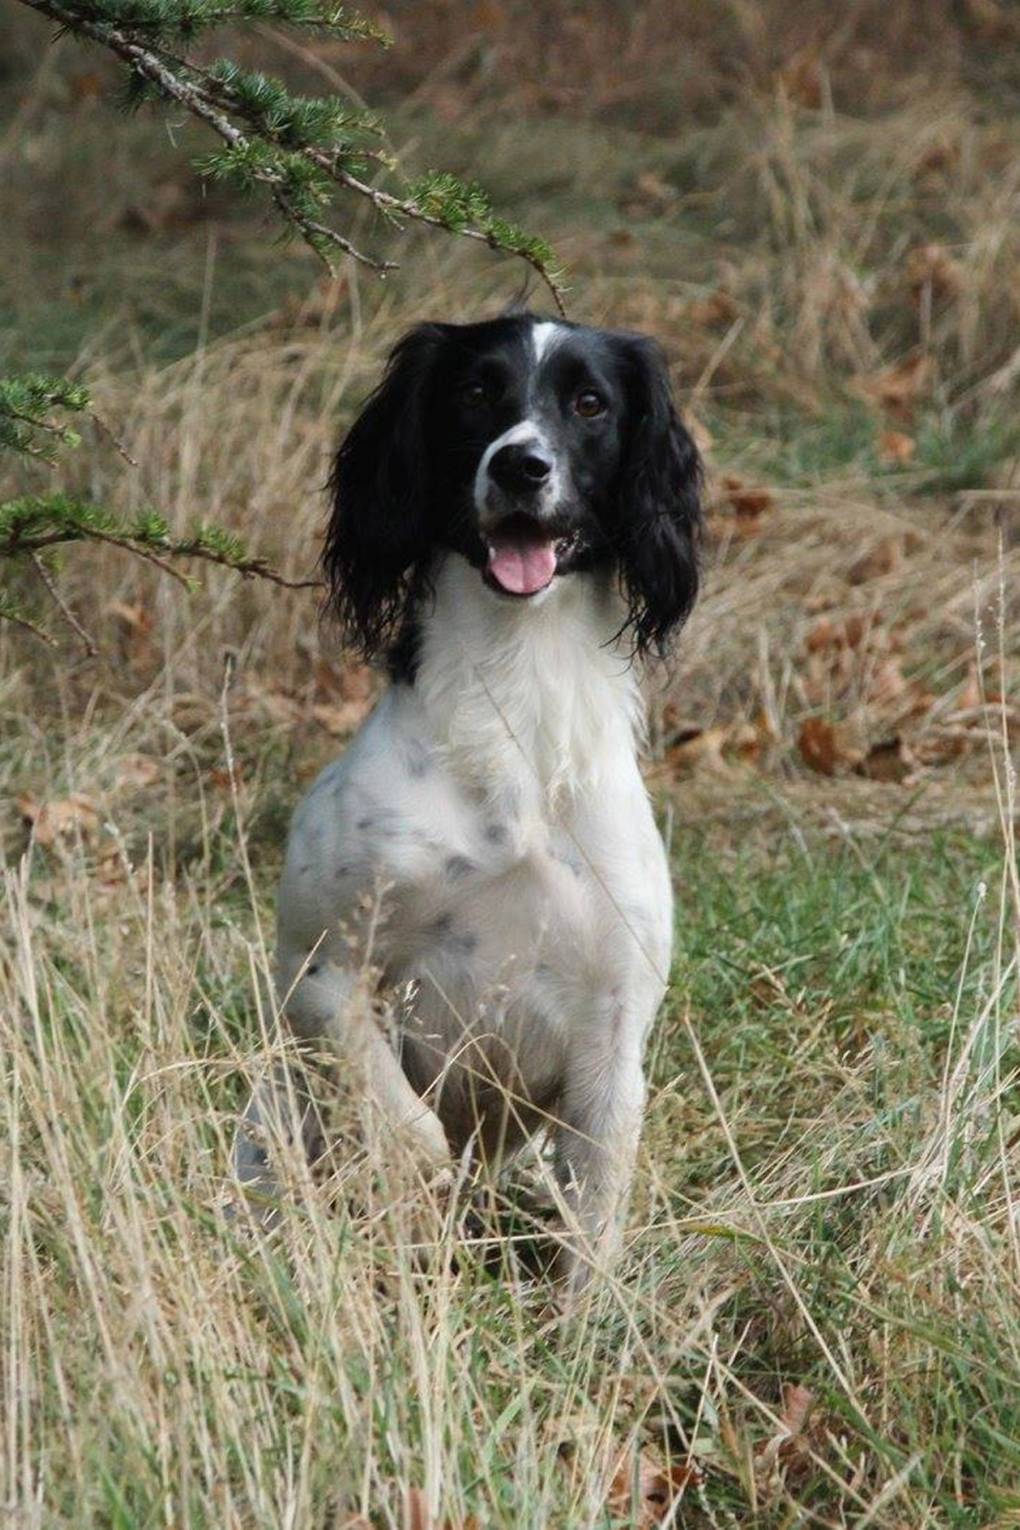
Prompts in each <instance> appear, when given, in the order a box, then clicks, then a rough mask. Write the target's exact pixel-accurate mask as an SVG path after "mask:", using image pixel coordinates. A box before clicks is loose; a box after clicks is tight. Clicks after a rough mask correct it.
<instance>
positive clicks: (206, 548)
mask: <svg viewBox="0 0 1020 1530" xmlns="http://www.w3.org/2000/svg"><path fill="white" fill-rule="evenodd" d="M66 542H102V543H105V544H106V545H108V546H110V547H119V548H121V549H122V550H123V551H125V552H131V553H135V554H136V555H137V556H139V557H141V558H146V559H147V560H148V561H150V562H153V563H155V564H156V565H157V567H159V568H161V569H162V570H163V571H164V573H169V574H171V575H172V576H173V578H175V579H177V580H179V581H180V582H181V583H184V584H187V580H186V578H185V577H184V575H183V574H181V572H180V570H179V569H177V568H174V566H173V565H172V564H171V563H169V562H168V561H167V560H168V559H170V558H180V559H189V558H196V559H198V560H199V561H201V562H204V563H215V564H218V565H219V566H220V567H221V568H229V569H231V570H233V572H234V573H235V574H240V575H242V577H244V578H247V579H266V580H268V581H269V582H270V583H271V584H277V585H280V586H281V587H282V588H284V589H288V590H311V589H318V588H319V587H320V583H321V581H320V580H318V579H289V578H287V576H286V575H285V574H281V573H280V572H279V571H278V570H277V569H275V568H273V567H272V566H271V565H270V564H269V563H268V562H267V560H266V559H265V558H254V557H251V556H250V555H249V553H248V552H247V551H246V550H245V548H244V546H243V544H242V543H241V541H240V539H239V538H237V537H235V536H233V535H232V534H231V533H230V532H226V531H223V530H221V529H220V528H219V527H215V526H198V527H196V528H195V530H194V531H193V532H192V534H191V535H190V536H188V537H172V536H171V535H170V532H169V528H168V527H167V524H166V522H165V521H164V520H163V518H162V517H161V516H159V515H156V514H154V513H152V512H147V513H145V514H143V515H140V516H139V517H138V518H137V519H136V520H135V521H123V520H118V519H117V518H116V517H114V516H112V515H110V514H109V513H108V512H107V511H105V510H102V509H100V508H99V507H98V506H96V505H92V504H89V503H88V502H87V501H80V500H74V499H71V498H69V497H68V496H66V495H62V494H53V495H48V496H46V497H45V498H40V497H35V496H28V497H26V498H23V499H15V500H8V501H7V503H6V504H0V558H14V557H20V556H25V555H32V554H37V553H39V552H41V551H43V550H44V549H45V548H48V547H57V546H59V545H60V544H62V543H66Z"/></svg>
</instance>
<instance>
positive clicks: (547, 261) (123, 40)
mask: <svg viewBox="0 0 1020 1530" xmlns="http://www.w3.org/2000/svg"><path fill="white" fill-rule="evenodd" d="M22 4H24V5H27V6H29V7H30V8H31V9H32V10H36V11H38V12H40V13H41V14H42V15H44V16H48V17H49V18H50V19H51V20H53V21H56V22H57V23H58V25H59V26H60V28H61V29H62V30H63V31H66V32H70V33H72V34H73V35H74V36H77V37H82V38H87V39H89V40H90V41H92V42H95V43H97V44H99V45H100V46H101V47H104V48H107V49H108V50H109V51H110V52H112V53H113V54H115V55H116V56H117V57H118V58H120V59H121V60H122V62H124V63H125V64H126V65H127V66H128V69H129V71H130V82H129V95H130V99H131V100H132V102H134V103H137V102H140V101H141V100H144V99H146V97H148V96H151V95H155V96H157V97H162V98H163V99H164V100H170V101H174V102H176V103H178V104H179V105H180V106H183V107H184V108H185V109H186V110H187V111H188V112H189V113H190V114H191V115H192V116H194V117H196V118H197V119H198V120H199V121H200V122H202V123H204V124H205V126H206V127H207V128H209V129H210V130H211V131H212V132H213V133H214V134H215V135H216V136H217V137H218V138H219V139H220V141H221V142H222V144H223V145H224V147H223V148H222V149H220V150H218V151H217V152H216V153H214V154H210V155H208V156H206V158H205V159H204V160H203V161H202V162H201V164H200V166H199V168H200V169H201V170H202V172H203V173H204V174H206V175H210V176H218V177H224V178H230V179H232V180H234V181H235V182H237V183H238V184H240V185H241V186H242V187H248V188H252V187H256V186H259V187H262V188H264V189H265V190H266V191H267V192H268V193H269V195H270V196H271V197H272V199H273V201H274V202H275V204H276V207H277V210H278V212H279V213H280V216H281V217H282V218H283V220H284V222H285V224H286V225H288V226H289V227H291V228H293V229H296V230H297V232H298V233H300V234H301V236H302V237H303V238H304V239H305V241H306V242H307V244H308V245H309V246H310V247H311V248H312V249H313V250H314V251H315V253H316V254H317V255H318V256H319V257H320V259H322V260H323V261H324V263H325V264H326V266H327V267H328V268H329V270H330V271H332V270H333V265H332V261H331V259H330V254H331V251H333V250H339V251H341V252H342V253H343V254H345V255H348V256H350V257H351V258H352V259H354V260H356V261H358V262H360V263H361V264H363V265H365V266H368V267H369V268H370V269H372V270H374V271H376V272H378V273H379V274H380V275H385V273H386V272H387V271H391V270H394V269H396V265H395V263H394V262H393V261H389V260H385V259H382V258H379V257H377V256H374V255H371V254H369V253H368V252H366V251H365V250H362V249H360V248H358V247H357V246H356V245H355V244H354V243H353V241H352V240H351V239H350V238H349V237H348V236H347V235H346V234H343V233H341V232H340V231H339V230H338V229H336V228H334V227H333V226H332V225H331V224H330V223H327V222H325V221H323V217H322V212H323V210H324V209H326V208H328V207H330V206H331V204H332V200H333V196H334V194H335V192H336V191H340V192H348V193H351V194H352V195H353V196H354V197H356V198H358V199H362V200H366V201H368V202H369V203H370V204H371V205H372V206H373V207H374V208H375V209H376V211H377V212H379V213H380V214H381V215H382V216H383V217H384V218H386V219H387V221H389V222H390V223H393V224H396V225H397V226H401V225H402V224H403V223H405V222H408V223H420V224H424V225H426V226H427V227H430V228H438V229H443V230H445V231H446V232H447V233H450V234H454V235H456V236H459V237H461V238H465V239H472V240H475V241H478V242H480V243H482V244H485V245H487V246H488V247H489V248H490V249H492V250H496V251H500V252H502V253H505V254H510V255H514V256H517V257H518V258H519V259H521V260H524V261H525V262H526V263H527V264H528V265H530V266H531V268H532V269H533V270H534V271H535V272H536V274H537V275H538V277H539V278H540V279H541V280H542V281H543V282H544V283H545V285H546V286H547V288H548V290H549V292H550V294H551V296H552V298H553V301H554V303H555V304H556V307H557V309H558V311H559V312H560V313H563V312H565V308H564V300H563V287H562V285H561V281H560V276H559V273H558V272H557V271H556V269H555V262H554V257H553V254H552V251H551V250H550V249H549V247H548V245H547V244H545V242H544V241H543V240H540V239H536V238H534V237H532V236H530V235H527V234H525V233H524V232H523V231H522V230H520V229H517V228H515V227H514V226H513V225H512V224H510V223H508V222H507V221H506V220H504V219H502V218H499V217H497V216H496V215H495V213H494V212H493V210H492V208H491V206H490V204H489V202H488V199H487V198H486V196H485V195H484V193H483V192H482V191H481V189H480V188H479V187H477V186H474V185H464V184H462V183H461V182H459V181H457V180H456V178H455V177H453V176H451V175H448V174H446V173H438V172H432V173H430V174H429V175H427V176H425V177H423V178H422V179H421V180H420V181H418V182H417V183H416V184H413V185H411V186H410V187H409V190H408V194H407V195H404V196H397V195H394V194H393V193H392V192H389V191H385V190H382V189H381V188H379V187H377V186H374V185H371V184H370V183H369V182H368V181H367V180H366V179H365V167H366V166H367V164H368V162H369V161H372V160H376V161H380V162H382V163H383V164H387V165H388V161H387V159H386V156H385V155H383V154H380V153H378V152H377V151H373V150H371V149H369V148H368V147H367V146H366V144H365V143H364V142H363V141H362V140H363V139H364V138H365V137H366V136H371V135H373V134H377V133H378V131H379V128H378V124H377V123H376V122H375V120H374V118H372V117H371V115H370V114H368V113H366V112H362V111H351V110H350V109H349V108H348V107H347V106H346V105H345V104H344V103H343V102H342V101H341V100H340V99H339V98H318V97H314V98H310V97H301V96H293V95H291V94H290V93H289V92H288V91H287V90H286V88H285V87H284V86H283V85H282V84H281V83H280V82H279V81H277V80H273V79H271V78H269V77H267V76H265V75H263V74H260V73H255V72H250V71H245V70H242V69H240V68H238V67H237V66H236V65H235V64H233V63H232V62H231V61H230V60H225V59H221V60H219V61H218V62H217V63H214V64H212V65H208V66H202V65H199V64H196V63H194V62H192V61H190V60H189V59H188V58H187V56H186V54H185V53H182V52H181V51H180V50H181V49H186V47H187V45H188V43H189V42H190V41H191V40H192V39H194V37H196V36H197V35H198V34H199V33H200V32H202V31H206V30H208V29H209V28H210V27H212V26H216V25H219V24H221V23H222V22H223V21H224V20H226V19H228V18H229V19H233V20H242V21H256V20H258V21H265V20H267V19H271V20H276V21H280V22H283V23H286V24H289V25H292V26H297V27H306V28H317V29H319V30H321V31H324V32H327V33H330V34H332V35H339V36H342V37H346V38H350V37H358V38H361V39H369V38H372V39H375V40H377V41H378V40H382V35H381V34H380V33H379V32H378V31H377V30H376V29H374V28H373V27H372V26H371V25H370V24H369V23H368V22H365V21H364V20H363V19H362V18H360V17H357V16H354V15H352V14H350V13H348V12H345V11H343V10H341V9H338V8H336V7H334V6H332V5H331V4H330V3H329V0H228V3H224V0H22ZM175 49H176V50H178V51H175ZM388 167H389V168H392V165H389V166H388Z"/></svg>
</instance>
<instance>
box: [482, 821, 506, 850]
mask: <svg viewBox="0 0 1020 1530" xmlns="http://www.w3.org/2000/svg"><path fill="white" fill-rule="evenodd" d="M485 837H486V839H487V840H488V841H489V844H490V845H505V844H506V838H507V827H506V824H505V823H487V824H486V825H485Z"/></svg>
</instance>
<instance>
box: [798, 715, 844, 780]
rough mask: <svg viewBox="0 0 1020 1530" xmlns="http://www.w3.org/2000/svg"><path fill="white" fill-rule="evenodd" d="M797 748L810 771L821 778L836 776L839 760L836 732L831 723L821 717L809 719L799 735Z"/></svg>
mask: <svg viewBox="0 0 1020 1530" xmlns="http://www.w3.org/2000/svg"><path fill="white" fill-rule="evenodd" d="M797 748H798V749H799V750H800V755H801V759H802V760H803V761H804V764H805V765H806V766H807V767H808V769H809V770H815V771H817V772H818V774H819V775H821V776H834V775H835V774H836V763H837V760H838V758H839V756H838V751H837V749H836V730H835V728H834V727H833V726H832V724H831V723H827V722H823V720H822V719H821V718H820V717H809V718H808V719H807V721H806V722H805V723H804V724H803V726H802V727H801V730H800V733H799V734H798V735H797Z"/></svg>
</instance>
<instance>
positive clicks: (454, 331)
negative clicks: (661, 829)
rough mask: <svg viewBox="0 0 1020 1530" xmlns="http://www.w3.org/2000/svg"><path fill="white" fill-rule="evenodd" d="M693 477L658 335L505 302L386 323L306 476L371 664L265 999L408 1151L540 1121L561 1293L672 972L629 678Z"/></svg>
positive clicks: (685, 563)
mask: <svg viewBox="0 0 1020 1530" xmlns="http://www.w3.org/2000/svg"><path fill="white" fill-rule="evenodd" d="M700 488H701V465H700V461H699V456H698V452H697V450H696V448H695V445H694V443H693V441H692V439H691V436H690V435H689V433H688V431H687V430H686V429H685V427H684V425H683V424H682V423H681V420H680V418H679V416H678V413H677V410H676V408H675V407H674V404H673V401H672V397H671V390H670V384H669V377H668V372H667V367H666V363H665V360H664V357H663V354H662V352H661V351H660V349H659V347H658V346H657V345H656V344H655V343H654V342H653V341H651V340H649V339H647V338H646V337H644V336H640V335H635V334H629V333H616V332H611V331H606V330H598V329H593V328H587V327H584V326H582V325H578V324H573V323H568V322H566V321H550V320H546V319H543V318H541V317H537V316H535V315H533V314H531V313H527V312H520V313H513V314H510V315H505V316H503V317H500V318H496V319H492V320H488V321H485V322H479V323H473V324H441V323H427V324H422V325H420V326H418V327H417V328H415V329H413V330H412V331H411V332H410V333H409V334H407V335H406V336H405V337H404V338H403V339H402V340H401V341H400V342H399V344H398V345H397V346H396V348H395V349H394V351H393V352H392V354H391V356H390V359H389V364H388V366H387V368H386V371H385V375H384V377H383V380H382V382H381V384H380V385H379V387H378V388H377V389H376V391H375V392H374V393H373V394H372V395H371V397H370V398H369V399H368V402H367V403H366V404H365V406H364V408H363V410H362V412H361V414H360V415H359V416H358V418H357V419H356V420H355V422H354V424H353V425H352V427H351V429H350V431H349V433H348V435H347V437H346V439H345V440H344V441H343V443H342V445H341V446H340V448H339V452H338V455H337V457H336V461H335V465H334V468H333V471H332V475H331V479H330V490H331V497H332V514H331V518H330V521H329V525H328V529H327V534H326V540H325V547H324V553H323V568H324V572H325V576H326V581H327V588H328V591H329V594H328V597H327V598H328V604H329V606H330V608H331V609H332V612H333V613H334V614H335V615H336V616H337V617H338V618H339V621H340V624H341V627H342V630H343V633H344V635H345V638H346V639H347V641H348V642H349V643H350V644H351V645H352V646H353V647H354V648H356V649H357V650H359V651H360V652H361V653H362V654H363V655H364V656H366V657H367V658H375V657H377V656H384V657H385V659H386V662H387V664H388V668H389V674H390V681H391V683H390V686H389V688H388V690H387V691H386V693H385V694H384V696H383V697H382V699H381V701H380V702H379V703H378V705H377V706H376V708H375V710H374V711H373V712H372V714H371V715H370V716H369V718H368V719H367V721H366V722H365V723H364V724H363V726H362V727H361V729H360V731H359V732H358V733H357V735H356V736H355V737H354V739H353V740H352V742H351V743H350V745H349V746H348V748H347V750H346V751H345V753H344V754H343V756H342V757H341V758H340V759H339V760H337V761H336V762H335V763H334V764H332V765H330V766H329V767H328V768H327V769H326V770H325V771H324V772H323V773H322V774H321V775H320V776H319V778H318V779H317V781H316V782H315V783H314V785H313V786H312V788H311V790H310V792H309V793H308V795H307V796H306V798H305V799H304V801H303V802H302V803H301V805H300V806H299V807H298V809H297V812H296V813H295V815H294V819H293V824H292V827H291V832H290V837H289V843H288V847H287V853H286V864H285V868H284V871H283V877H282V882H281V885H280V892H279V915H278V948H277V966H278V971H277V979H276V981H277V985H278V995H279V1005H280V1010H281V1013H282V1014H283V1015H284V1016H285V1017H286V1022H287V1024H288V1025H289V1027H290V1029H291V1031H292V1032H293V1033H295V1034H296V1035H297V1036H298V1037H299V1038H301V1039H302V1040H304V1041H307V1042H315V1041H320V1042H321V1041H322V1040H323V1039H327V1038H328V1039H329V1040H330V1041H331V1043H332V1044H333V1045H334V1046H335V1047H336V1048H337V1049H338V1055H339V1056H340V1058H341V1059H343V1061H342V1062H341V1069H342V1070H346V1071H348V1072H349V1073H350V1076H351V1080H352V1081H353V1086H354V1087H355V1088H356V1089H357V1090H359V1091H360V1090H365V1091H367V1092H368V1095H369V1097H370V1099H371V1102H372V1105H373V1107H374V1108H375V1109H376V1110H378V1111H379V1112H381V1113H382V1117H383V1119H384V1120H385V1122H386V1123H387V1127H392V1129H393V1130H394V1131H395V1132H398V1133H401V1134H403V1135H404V1136H406V1137H408V1138H409V1139H411V1140H413V1142H414V1143H415V1145H416V1149H417V1150H418V1151H420V1152H421V1153H422V1154H423V1155H424V1157H425V1159H426V1160H427V1161H431V1162H434V1163H437V1164H441V1163H444V1162H445V1163H449V1162H451V1161H453V1160H456V1159H457V1158H458V1156H460V1155H464V1154H469V1155H470V1154H474V1155H476V1156H478V1157H482V1158H484V1159H486V1160H488V1161H490V1162H492V1161H496V1160H498V1159H499V1158H501V1157H503V1156H505V1155H506V1154H508V1153H512V1152H513V1151H514V1150H515V1149H516V1148H518V1147H519V1146H520V1145H521V1144H522V1143H523V1142H524V1141H525V1140H526V1139H527V1138H528V1137H530V1136H531V1135H532V1134H534V1133H536V1132H538V1131H542V1130H545V1129H548V1130H549V1131H550V1132H551V1133H552V1138H553V1146H554V1161H555V1170H556V1179H557V1182H558V1184H559V1186H560V1192H561V1193H560V1204H561V1208H562V1209H564V1210H565V1213H566V1230H565V1233H564V1239H563V1244H562V1250H561V1271H560V1273H561V1274H562V1276H563V1277H564V1278H565V1280H566V1282H567V1284H568V1287H569V1288H571V1289H579V1288H580V1287H581V1286H583V1285H584V1283H585V1281H586V1279H587V1278H588V1274H589V1272H590V1270H591V1269H592V1268H593V1267H596V1266H598V1265H599V1264H600V1263H601V1262H602V1261H603V1260H605V1259H607V1258H608V1257H609V1256H610V1255H611V1253H612V1252H613V1251H614V1249H615V1246H616V1244H617V1241H618V1238H619V1233H620V1228H621V1221H622V1215H623V1211H624V1208H625V1205H626V1199H627V1193H628V1190H629V1186H630V1181H631V1177H632V1172H633V1166H634V1161H635V1155H636V1150H637V1146H638V1140H639V1135H640V1129H641V1121H642V1113H643V1106H644V1100H645V1083H644V1077H643V1071H642V1054H643V1051H644V1047H645V1042H646V1039H647V1036H648V1033H649V1030H650V1027H651V1025H652V1022H653V1020H654V1018H655V1015H656V1012H657V1010H658V1008H659V1006H660V1003H661V1001H662V998H663V995H664V992H665V989H666V983H667V975H668V971H669V963H670V953H671V945H672V893H671V885H670V877H669V872H668V867H667V862H666V855H665V850H664V847H663V844H662V841H661V838H660V835H659V833H658V830H657V827H656V824H655V820H654V817H653V814H652V809H651V805H650V803H649V798H648V794H647V791H646V789H645V786H644V784H643V781H642V777H641V774H640V771H639V768H638V755H639V749H640V746H641V742H642V736H643V725H644V708H643V704H642V699H641V694H640V689H639V674H640V671H641V669H642V668H643V661H647V660H653V659H656V658H659V657H663V656H665V655H666V654H667V653H668V651H669V649H670V647H671V644H672V640H673V639H674V637H675V635H676V634H677V633H678V632H679V630H680V628H681V626H682V624H683V622H684V620H685V618H686V617H687V615H688V613H689V611H690V609H691V607H692V605H693V603H694V599H695V596H696V593H697V588H698V577H699V556H698V554H699V530H700V524H701V511H700ZM366 971H370V972H371V974H372V984H373V988H374V991H375V992H377V993H378V994H379V995H381V996H383V997H384V998H385V1000H386V1004H387V1016H388V1019H387V1018H386V1017H381V1016H380V1014H379V1012H378V1007H376V1008H373V1006H372V1005H371V1004H365V1003H364V1002H361V1000H360V999H359V993H362V992H363V987H364V981H365V973H366ZM279 1094H280V1091H279V1089H278V1088H277V1090H276V1094H275V1095H272V1094H271V1095H270V1096H269V1098H268V1103H267V1097H266V1096H265V1095H263V1096H261V1097H260V1095H259V1094H256V1097H255V1099H254V1100H253V1102H252V1105H251V1107H250V1108H249V1112H248V1115H247V1119H246V1125H245V1128H244V1130H243V1131H242V1133H241V1136H240V1139H239V1148H238V1154H237V1172H238V1174H239V1175H240V1177H241V1179H242V1180H243V1181H244V1182H245V1183H246V1184H247V1185H249V1186H251V1185H252V1184H260V1183H261V1184H264V1183H265V1182H266V1181H267V1180H268V1179H269V1177H270V1176H271V1172H272V1171H271V1166H270V1165H269V1164H268V1162H267V1158H266V1150H265V1146H264V1142H263V1141H262V1140H261V1139H260V1128H261V1127H263V1126H265V1124H266V1123H267V1120H268V1116H269V1113H270V1111H271V1110H272V1109H274V1108H277V1106H278V1102H279ZM274 1099H275V1100H276V1102H277V1104H276V1105H274V1104H273V1100H274ZM303 1129H304V1130H305V1131H306V1136H307V1130H308V1128H307V1121H306V1122H305V1123H304V1126H303ZM306 1147H309V1144H308V1142H307V1141H306ZM319 1147H320V1148H321V1144H319ZM316 1150H318V1149H314V1148H311V1147H309V1151H316Z"/></svg>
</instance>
